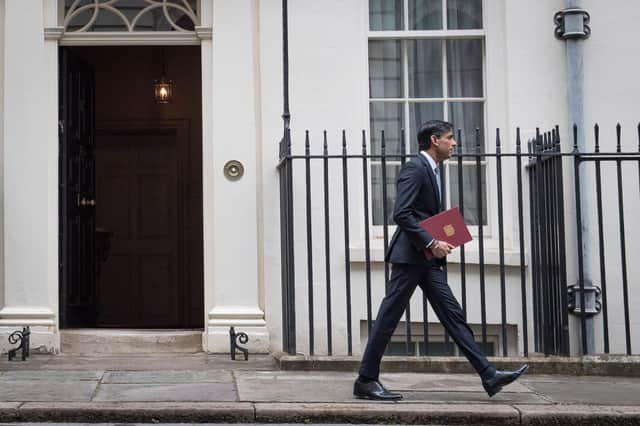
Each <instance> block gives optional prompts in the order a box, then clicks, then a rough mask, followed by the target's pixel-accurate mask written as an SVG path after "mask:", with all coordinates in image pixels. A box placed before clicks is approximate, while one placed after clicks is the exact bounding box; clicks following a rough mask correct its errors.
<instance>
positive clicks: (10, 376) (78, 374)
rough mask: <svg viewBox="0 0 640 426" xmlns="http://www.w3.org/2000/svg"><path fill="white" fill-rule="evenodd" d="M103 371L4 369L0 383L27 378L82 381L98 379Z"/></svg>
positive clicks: (0, 376)
mask: <svg viewBox="0 0 640 426" xmlns="http://www.w3.org/2000/svg"><path fill="white" fill-rule="evenodd" d="M103 374H104V371H96V370H65V371H58V370H24V371H5V372H4V373H2V375H0V383H2V382H3V381H15V380H18V381H28V380H38V381H40V380H42V381H45V380H50V381H59V380H63V381H83V380H100V378H101V377H102V375H103Z"/></svg>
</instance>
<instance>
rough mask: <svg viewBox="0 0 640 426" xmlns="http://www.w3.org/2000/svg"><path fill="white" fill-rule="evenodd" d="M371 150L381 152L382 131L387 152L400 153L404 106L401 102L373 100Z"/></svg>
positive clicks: (371, 110) (371, 107)
mask: <svg viewBox="0 0 640 426" xmlns="http://www.w3.org/2000/svg"><path fill="white" fill-rule="evenodd" d="M369 114H370V116H371V123H370V124H371V129H370V131H371V152H372V153H373V154H380V153H381V152H382V151H381V149H380V148H381V146H382V140H381V139H382V131H383V130H384V142H385V147H386V153H387V154H394V155H395V154H400V139H401V137H402V128H403V127H404V124H403V123H404V108H403V106H402V104H401V103H399V102H371V105H370V109H369Z"/></svg>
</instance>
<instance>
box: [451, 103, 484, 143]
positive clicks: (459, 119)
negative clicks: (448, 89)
mask: <svg viewBox="0 0 640 426" xmlns="http://www.w3.org/2000/svg"><path fill="white" fill-rule="evenodd" d="M449 121H450V122H452V123H453V126H454V128H455V129H456V131H455V134H456V138H457V137H458V129H461V130H462V137H461V138H460V140H458V144H459V145H462V147H463V151H464V152H476V144H477V141H476V128H478V129H480V132H479V134H478V141H479V142H480V152H484V104H483V103H482V102H451V103H449Z"/></svg>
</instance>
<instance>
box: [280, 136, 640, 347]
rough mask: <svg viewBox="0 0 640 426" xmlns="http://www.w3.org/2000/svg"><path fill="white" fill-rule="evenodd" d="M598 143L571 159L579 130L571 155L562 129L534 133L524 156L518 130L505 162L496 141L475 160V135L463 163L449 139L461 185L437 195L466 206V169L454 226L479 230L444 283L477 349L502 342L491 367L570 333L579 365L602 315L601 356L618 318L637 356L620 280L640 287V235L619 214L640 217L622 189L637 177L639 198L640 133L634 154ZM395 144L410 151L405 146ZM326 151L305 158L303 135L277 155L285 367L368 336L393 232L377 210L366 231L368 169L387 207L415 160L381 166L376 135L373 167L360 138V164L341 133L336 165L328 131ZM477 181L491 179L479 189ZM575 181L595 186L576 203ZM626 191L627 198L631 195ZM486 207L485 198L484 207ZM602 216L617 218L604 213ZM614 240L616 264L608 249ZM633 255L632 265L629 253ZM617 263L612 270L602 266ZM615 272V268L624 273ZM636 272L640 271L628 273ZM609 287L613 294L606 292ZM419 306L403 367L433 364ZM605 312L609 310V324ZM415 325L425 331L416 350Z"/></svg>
mask: <svg viewBox="0 0 640 426" xmlns="http://www.w3.org/2000/svg"><path fill="white" fill-rule="evenodd" d="M594 132H595V133H594V135H595V148H594V150H593V152H588V153H587V152H580V151H579V150H578V148H577V132H576V131H575V130H574V132H573V139H574V144H573V149H572V150H569V151H568V152H562V149H561V142H560V132H559V129H558V128H557V127H556V128H555V129H553V130H552V131H549V132H546V133H540V132H539V131H536V133H535V135H532V136H531V137H529V138H527V139H528V140H527V142H526V143H522V142H521V132H520V129H516V132H515V135H514V137H513V139H514V143H512V144H511V146H512V147H514V148H515V149H513V150H512V152H505V151H504V150H503V144H502V140H501V139H502V137H501V134H500V131H499V130H496V138H495V149H494V150H493V151H492V152H487V150H485V149H484V147H482V146H481V142H480V141H481V136H480V130H479V129H476V134H475V145H474V146H472V148H471V149H470V148H469V145H468V144H466V145H465V144H464V143H462V142H463V141H462V136H463V135H462V133H461V131H460V130H458V132H457V136H458V143H459V146H458V150H457V152H456V153H455V154H454V155H453V157H452V158H451V160H449V165H450V166H454V165H455V166H457V167H455V168H456V176H455V177H457V179H456V180H457V182H456V184H455V187H454V188H451V187H450V186H449V185H447V175H446V173H445V175H444V176H443V187H444V188H445V190H446V188H449V189H451V190H455V191H456V194H457V200H465V197H464V194H465V191H468V189H466V186H465V174H464V173H463V167H466V166H475V176H474V179H473V181H472V182H471V183H472V184H473V185H474V186H475V188H474V191H475V197H474V200H473V201H471V202H469V200H467V201H466V202H463V203H461V204H460V206H459V207H460V209H461V211H462V212H463V214H465V210H468V209H470V208H473V209H475V216H476V217H475V223H476V224H484V225H483V226H480V225H478V226H475V227H472V228H473V230H474V233H475V240H476V242H475V246H473V247H472V248H473V250H472V251H469V249H468V248H467V247H465V246H463V247H460V248H459V249H458V250H457V251H458V252H459V253H458V255H457V256H458V257H457V259H455V261H453V262H451V261H450V262H449V266H448V276H449V283H450V285H451V286H452V288H455V289H456V291H457V292H458V293H459V299H460V300H461V305H462V308H463V311H464V313H465V315H467V316H470V318H469V322H470V323H472V324H474V327H476V330H479V333H477V334H478V339H479V341H480V343H481V344H482V345H485V347H487V345H488V344H489V343H490V342H489V337H488V329H489V328H491V330H493V331H492V333H494V334H495V335H497V336H499V337H498V339H497V346H499V347H500V348H501V350H500V351H496V353H495V354H494V355H503V356H507V355H512V354H523V355H525V356H528V355H529V353H530V352H531V350H530V344H531V343H533V352H541V353H545V354H556V355H569V354H570V352H571V348H570V336H571V334H572V333H576V332H577V333H580V334H581V337H580V339H579V341H580V344H579V345H578V346H579V347H577V346H576V347H574V348H573V352H581V353H588V351H587V343H586V339H587V336H586V331H585V330H586V327H585V323H586V321H587V318H589V317H590V316H594V315H598V313H599V308H601V311H602V312H601V314H600V315H601V319H602V321H601V328H599V329H598V333H600V334H602V336H603V342H602V345H600V344H599V345H598V348H597V350H596V351H597V352H604V353H610V352H612V345H611V340H612V339H614V340H616V342H618V341H619V340H620V339H618V336H619V334H620V333H619V332H621V327H620V326H617V327H616V329H615V330H614V331H613V335H612V334H611V333H612V330H611V327H610V318H609V317H610V316H611V315H614V313H612V312H615V313H616V314H617V312H619V311H622V312H623V313H624V327H623V333H624V336H625V339H624V340H625V344H624V352H625V353H627V354H632V353H633V352H632V349H633V347H632V336H633V333H632V330H631V320H630V318H631V316H632V315H636V316H638V315H640V312H637V311H633V312H632V311H631V305H630V292H629V288H630V283H629V277H635V276H638V274H635V275H633V274H631V275H630V274H629V268H628V264H627V258H633V257H634V256H633V255H634V254H636V253H637V252H638V250H639V249H640V246H639V245H638V244H637V240H638V239H637V238H636V239H634V240H633V244H632V245H631V246H629V244H628V243H627V239H626V238H625V236H626V235H630V234H631V233H634V232H635V235H638V233H639V232H640V224H639V223H638V221H634V222H632V223H630V224H629V222H628V221H626V222H625V213H626V214H627V215H629V214H630V208H629V207H627V208H626V210H625V205H626V206H629V205H632V206H636V207H638V206H640V199H639V195H640V192H639V191H638V190H637V189H636V186H635V185H634V184H631V185H629V182H628V181H627V180H628V179H629V178H628V176H629V175H630V174H631V173H637V175H638V186H640V125H639V126H638V141H639V145H638V147H637V150H636V151H627V152H622V147H621V130H620V126H619V125H618V127H617V133H616V147H615V152H601V144H600V136H599V128H598V126H597V125H596V127H595V129H594ZM359 139H360V138H359ZM400 140H401V141H404V140H405V138H404V134H402V135H401V136H400ZM321 142H322V148H321V149H319V148H316V145H313V148H312V143H311V134H310V132H309V131H306V132H305V139H304V148H302V146H301V145H300V148H299V149H297V150H296V151H298V152H300V153H294V150H293V146H292V141H291V135H290V131H289V129H286V130H285V135H284V137H283V139H282V141H281V144H280V162H279V165H278V169H279V173H280V217H281V220H280V228H281V229H280V230H281V264H282V268H281V272H282V326H283V350H284V351H286V352H288V353H290V354H295V353H297V352H299V351H302V352H305V353H308V354H310V355H314V354H327V355H333V354H338V353H340V354H342V353H344V354H347V355H352V354H353V346H354V330H355V331H358V333H357V335H361V334H362V335H366V334H367V333H368V332H369V331H370V329H371V324H372V322H373V320H374V318H373V315H375V312H376V309H377V307H378V305H379V300H376V299H379V297H380V295H378V296H376V292H377V289H379V288H384V287H385V284H386V283H387V282H388V277H389V266H390V265H388V264H387V263H386V262H384V261H383V259H382V258H380V257H378V259H375V257H376V253H378V254H377V256H380V253H381V252H386V250H387V247H388V243H389V239H390V232H391V231H392V230H393V229H392V227H393V224H392V223H390V219H389V215H390V212H389V209H390V207H389V206H388V205H387V202H386V201H383V202H382V203H381V205H379V206H377V208H379V209H381V210H382V223H381V224H380V225H375V226H374V225H373V222H372V216H373V215H372V199H373V197H372V194H373V192H372V191H373V190H374V189H373V188H372V187H371V175H372V173H371V167H372V165H373V164H375V165H376V166H379V167H380V173H381V181H382V182H383V184H382V185H381V188H376V190H377V191H380V192H381V193H382V200H387V199H388V196H387V195H388V194H387V192H388V186H389V187H391V186H392V182H387V181H388V179H387V176H388V175H389V173H390V170H391V169H390V168H391V167H396V166H397V165H399V164H400V165H401V164H403V163H404V162H405V161H406V160H407V159H408V158H410V157H411V156H412V155H414V154H408V153H407V152H406V147H405V146H404V143H401V146H400V149H399V153H387V152H386V151H387V146H386V144H385V135H384V132H383V133H382V134H381V135H380V146H379V150H378V151H379V152H375V153H373V152H370V151H371V149H370V148H371V145H370V144H369V143H368V139H367V135H366V132H365V131H362V134H361V140H359V145H360V147H361V149H360V150H359V152H355V151H354V150H349V145H348V143H347V133H346V132H345V131H342V132H341V137H340V142H339V143H340V148H339V149H340V151H339V152H338V153H330V149H329V146H330V143H329V137H328V133H327V132H326V131H324V132H323V134H322V140H321ZM524 145H526V147H525V146H524ZM331 146H332V147H333V146H334V145H333V144H331ZM463 146H464V147H466V149H465V148H463ZM606 146H607V147H609V146H611V144H606ZM294 165H295V167H294ZM585 165H592V166H593V167H592V169H589V168H587V167H585ZM445 170H446V169H445ZM483 171H484V175H483ZM483 176H487V178H486V179H487V180H486V182H485V184H484V185H483V181H482V179H483ZM612 176H613V177H615V179H614V183H611V180H612V179H613V177H612ZM623 176H627V178H626V179H627V180H625V179H623ZM449 177H451V178H453V177H454V176H449ZM466 179H467V180H468V179H469V177H468V176H467V177H466ZM582 179H588V180H589V182H593V186H594V190H593V191H590V192H589V193H581V191H580V187H581V186H580V181H581V180H582ZM633 181H635V177H634V178H633ZM603 182H605V186H604V187H605V188H610V187H616V188H617V200H614V201H615V203H616V204H612V202H613V201H612V199H611V196H610V194H609V193H606V192H604V193H603V191H602V188H603ZM385 183H386V184H385ZM466 183H467V184H468V183H469V182H466ZM634 183H635V182H634ZM505 187H506V190H505ZM631 188H633V189H635V191H630V189H631ZM625 189H626V190H625ZM483 194H487V195H485V196H486V197H487V199H486V200H485V196H483ZM625 196H627V197H628V198H631V200H630V202H626V203H625ZM443 198H444V199H447V198H448V197H447V196H446V195H445V196H444V197H443ZM582 198H589V199H591V200H592V201H593V204H592V205H595V206H597V208H596V211H594V212H587V213H585V212H581V211H580V210H581V209H580V200H581V199H582ZM505 199H506V200H505ZM603 203H604V205H612V206H615V208H611V209H606V211H605V209H603ZM483 208H484V209H486V211H487V217H484V211H485V210H483ZM613 213H615V214H613ZM585 214H589V215H592V216H594V217H596V218H597V223H598V226H597V233H598V235H597V244H598V249H599V256H598V259H599V261H598V265H597V266H598V267H599V272H600V285H601V287H598V286H596V287H595V290H594V291H595V293H597V294H601V301H598V302H597V303H596V305H597V307H598V309H596V311H589V310H587V309H583V308H582V307H585V292H588V291H590V289H589V288H586V290H585V282H584V271H585V268H587V267H589V266H590V265H584V264H583V262H582V245H583V243H584V241H583V239H584V238H590V239H593V241H592V242H593V243H594V244H595V239H596V236H585V235H582V232H581V218H582V217H584V215H585ZM465 217H467V216H465ZM572 222H575V223H572ZM613 225H616V227H617V232H615V233H612V232H611V227H612V226H613ZM354 229H355V232H352V231H353V230H354ZM374 233H379V234H381V235H377V234H376V235H374ZM605 235H608V238H606V239H605V237H604V236H605ZM294 236H295V237H297V238H294ZM378 237H379V239H378ZM379 240H382V244H381V246H382V247H380V250H377V251H376V247H374V246H375V243H374V242H379ZM613 240H615V241H616V244H615V245H616V247H615V248H616V250H614V247H613V246H612V244H611V243H610V241H613ZM489 245H490V247H488V246H489ZM354 246H357V247H356V248H354ZM630 248H631V250H632V251H633V252H629V251H628V250H629V249H630ZM354 250H355V252H358V253H360V255H359V256H356V257H358V258H357V259H355V258H354V257H353V256H352V253H353V252H354ZM496 254H497V255H496ZM472 257H473V259H471V258H472ZM488 257H495V259H488ZM612 258H613V259H614V261H613V262H611V261H609V259H612ZM376 260H377V261H376ZM615 260H619V261H620V262H619V263H620V267H619V269H617V263H616V262H615ZM607 266H608V267H607ZM633 267H634V268H637V266H636V265H635V264H633ZM639 273H640V271H639ZM612 279H615V284H616V285H615V286H613V288H611V286H612ZM470 283H471V284H470ZM570 283H575V284H574V285H570ZM470 287H471V288H470ZM476 287H477V292H476V291H475V289H476ZM607 287H609V288H607ZM487 291H490V293H491V294H498V295H499V296H497V301H496V303H489V304H488V303H487V298H488V296H487ZM612 291H614V293H613V294H612ZM378 293H379V291H378ZM354 294H355V300H356V301H358V302H360V301H361V300H362V299H364V303H357V304H356V306H355V308H356V309H355V312H354V306H353V303H354V302H353V300H354ZM476 295H477V296H479V300H475V296H476ZM359 296H360V297H359ZM470 296H471V297H473V299H472V300H470V299H469V297H470ZM494 299H496V298H495V297H494V298H492V299H491V300H494ZM418 302H421V303H418V305H420V307H421V309H420V310H421V312H420V315H417V318H414V319H413V320H412V312H411V306H410V307H408V308H407V311H406V313H405V318H404V330H397V331H401V333H400V334H402V335H403V337H402V339H403V342H404V348H405V350H404V353H405V354H419V355H430V354H432V353H431V352H432V350H431V345H430V344H429V343H430V342H429V341H430V338H432V337H433V332H431V331H430V327H431V326H433V325H434V324H436V323H435V322H432V321H430V319H429V311H428V308H427V306H428V305H427V301H426V299H425V298H424V296H422V300H421V301H418ZM514 305H519V307H518V309H517V311H518V312H517V313H514V309H513V308H511V307H512V306H514ZM414 306H415V304H414ZM611 306H615V309H614V311H611V309H610V308H611ZM488 309H490V311H489V312H488V311H487V310H488ZM470 310H472V311H473V312H471V315H469V314H470V312H469V311H470ZM494 311H499V314H496V313H495V312H494ZM570 313H572V314H575V315H576V316H575V318H576V321H575V323H576V326H572V324H573V322H572V321H571V320H570V317H569V314H570ZM488 316H489V317H491V318H492V319H491V318H488ZM618 316H619V315H617V316H616V318H617V317H618ZM414 317H415V315H414ZM354 318H355V323H354ZM416 319H417V321H416ZM361 322H362V323H363V328H362V329H360V327H359V326H360V323H361ZM617 323H619V321H617ZM416 324H419V325H418V329H421V330H420V332H418V333H417V334H418V336H415V338H414V334H415V333H416V330H417V328H415V326H416ZM354 325H355V326H356V327H357V328H354ZM365 325H366V327H365ZM412 325H413V326H414V327H412ZM514 326H515V328H516V332H515V333H514V332H513V327H514ZM318 327H320V329H321V332H320V333H317V330H318ZM399 328H400V327H399ZM365 330H366V331H365ZM420 334H421V335H420ZM443 339H444V343H445V348H447V347H449V338H448V336H447V335H446V332H445V333H444V335H443ZM494 340H495V339H494ZM417 342H418V343H419V344H420V345H422V346H419V348H420V350H416V343H417ZM514 347H515V349H509V348H514ZM621 347H622V346H621V345H619V344H616V345H615V350H613V351H614V352H616V351H617V352H622V350H621V349H620V348H621Z"/></svg>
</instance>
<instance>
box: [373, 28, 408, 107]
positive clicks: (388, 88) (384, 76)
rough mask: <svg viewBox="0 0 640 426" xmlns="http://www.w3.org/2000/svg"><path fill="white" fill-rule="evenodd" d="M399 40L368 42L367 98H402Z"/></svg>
mask: <svg viewBox="0 0 640 426" xmlns="http://www.w3.org/2000/svg"><path fill="white" fill-rule="evenodd" d="M400 57H401V49H400V41H399V40H382V41H376V40H372V41H369V96H370V97H372V98H399V97H402V85H403V81H402V63H401V61H400Z"/></svg>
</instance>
